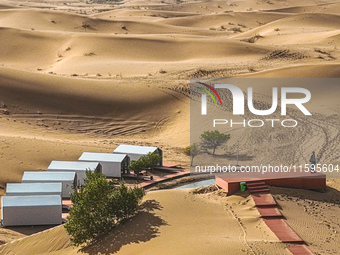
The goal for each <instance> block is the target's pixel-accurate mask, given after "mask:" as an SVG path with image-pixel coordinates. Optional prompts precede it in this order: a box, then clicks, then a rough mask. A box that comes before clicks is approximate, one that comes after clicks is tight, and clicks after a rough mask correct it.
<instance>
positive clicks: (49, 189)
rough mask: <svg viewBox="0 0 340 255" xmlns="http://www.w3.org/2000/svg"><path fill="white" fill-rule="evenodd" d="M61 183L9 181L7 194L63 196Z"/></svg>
mask: <svg viewBox="0 0 340 255" xmlns="http://www.w3.org/2000/svg"><path fill="white" fill-rule="evenodd" d="M61 193H62V184H61V183H53V182H51V183H8V184H7V187H6V196H41V195H58V196H61Z"/></svg>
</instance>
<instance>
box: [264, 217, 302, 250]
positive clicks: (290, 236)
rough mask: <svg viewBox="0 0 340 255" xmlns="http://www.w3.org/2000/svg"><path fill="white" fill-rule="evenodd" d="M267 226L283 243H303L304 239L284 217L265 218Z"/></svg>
mask: <svg viewBox="0 0 340 255" xmlns="http://www.w3.org/2000/svg"><path fill="white" fill-rule="evenodd" d="M263 220H264V222H265V223H266V224H267V226H268V227H269V228H270V229H271V231H273V232H274V234H275V235H276V236H277V237H278V238H279V239H280V240H281V242H283V243H301V244H303V243H304V241H303V240H302V239H301V237H299V236H298V235H297V234H296V233H295V232H294V231H293V230H292V229H291V228H290V227H289V226H288V225H287V223H286V222H285V221H284V220H282V219H263Z"/></svg>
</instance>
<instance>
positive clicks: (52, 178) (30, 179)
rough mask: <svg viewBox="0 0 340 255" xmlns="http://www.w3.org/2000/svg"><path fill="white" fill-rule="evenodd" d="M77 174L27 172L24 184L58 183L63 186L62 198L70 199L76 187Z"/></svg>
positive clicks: (23, 180) (24, 176)
mask: <svg viewBox="0 0 340 255" xmlns="http://www.w3.org/2000/svg"><path fill="white" fill-rule="evenodd" d="M76 181H77V173H76V172H48V171H25V172H24V175H23V177H22V180H21V182H22V183H39V182H40V183H45V182H57V183H61V184H62V193H61V196H62V198H69V197H70V193H72V192H73V189H74V188H75V187H76V183H77V182H76Z"/></svg>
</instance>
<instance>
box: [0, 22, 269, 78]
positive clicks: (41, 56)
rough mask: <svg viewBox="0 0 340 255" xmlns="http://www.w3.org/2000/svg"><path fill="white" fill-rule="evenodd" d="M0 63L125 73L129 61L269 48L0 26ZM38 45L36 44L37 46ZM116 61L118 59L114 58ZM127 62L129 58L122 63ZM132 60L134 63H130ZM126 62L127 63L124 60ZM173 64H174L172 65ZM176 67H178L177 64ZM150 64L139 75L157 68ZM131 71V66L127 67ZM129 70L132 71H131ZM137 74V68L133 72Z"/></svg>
mask: <svg viewBox="0 0 340 255" xmlns="http://www.w3.org/2000/svg"><path fill="white" fill-rule="evenodd" d="M0 34H1V38H3V39H2V40H1V44H2V50H0V58H1V62H2V64H3V65H5V66H8V67H15V68H20V69H25V70H29V71H44V72H45V73H47V72H55V73H58V74H67V75H71V74H77V75H83V74H85V73H89V74H91V75H96V74H97V73H100V74H105V75H107V74H108V73H111V74H112V75H116V74H119V73H122V72H123V73H124V74H125V73H126V71H125V70H127V71H128V69H129V65H131V64H135V65H139V64H138V62H142V65H143V63H146V65H150V64H152V62H178V61H188V60H195V59H196V60H198V62H200V63H202V64H203V63H204V62H205V61H206V60H209V59H216V60H218V59H223V58H227V57H232V56H236V55H238V54H242V56H243V57H244V58H246V57H249V56H262V55H263V54H266V53H269V52H270V49H268V47H262V46H258V45H249V44H247V43H244V42H239V41H235V40H229V39H226V38H197V39H196V38H185V37H184V38H176V37H175V38H169V37H167V36H158V37H152V36H118V35H92V34H73V35H72V36H70V35H68V34H65V33H62V34H57V33H55V32H46V31H45V32H40V31H33V32H32V31H23V30H16V29H12V28H2V29H0ZM37 45H39V47H37ZM118 61H121V62H118ZM127 61H128V62H127ZM135 61H136V62H135ZM124 63H126V64H124ZM176 65H177V64H176ZM179 68H180V67H179ZM160 69H161V67H159V65H155V66H154V67H153V68H152V69H151V70H150V69H149V71H148V70H143V68H142V69H141V70H140V71H142V73H143V74H145V73H148V72H150V71H151V72H156V71H158V70H160ZM132 71H133V72H132V73H134V72H135V71H134V70H132ZM130 73H131V71H130ZM135 74H137V75H138V72H135Z"/></svg>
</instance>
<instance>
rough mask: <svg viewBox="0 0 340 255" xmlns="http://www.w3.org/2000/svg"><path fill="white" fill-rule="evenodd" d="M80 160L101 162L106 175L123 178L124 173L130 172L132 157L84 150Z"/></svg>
mask: <svg viewBox="0 0 340 255" xmlns="http://www.w3.org/2000/svg"><path fill="white" fill-rule="evenodd" d="M78 160H79V161H91V162H99V163H100V164H101V166H102V173H103V174H104V175H105V176H106V177H116V178H121V177H122V173H123V174H127V173H129V171H128V167H129V164H130V158H129V156H127V155H126V154H112V153H97V152H84V153H83V154H82V155H81V156H80V158H79V159H78Z"/></svg>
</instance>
